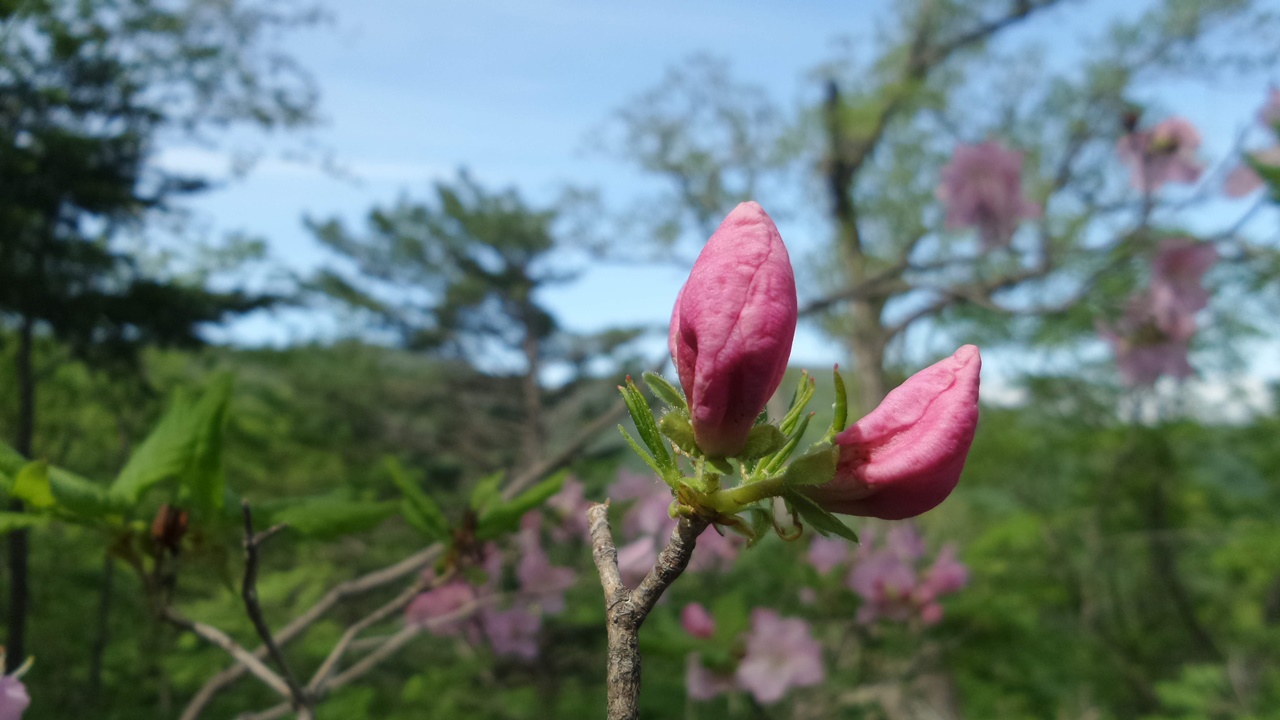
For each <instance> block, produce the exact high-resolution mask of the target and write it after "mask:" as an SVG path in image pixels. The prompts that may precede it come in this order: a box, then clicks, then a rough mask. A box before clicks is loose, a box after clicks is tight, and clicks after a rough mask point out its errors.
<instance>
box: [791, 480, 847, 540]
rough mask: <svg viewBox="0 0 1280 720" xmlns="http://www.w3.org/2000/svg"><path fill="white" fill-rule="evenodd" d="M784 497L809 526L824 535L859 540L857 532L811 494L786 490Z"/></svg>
mask: <svg viewBox="0 0 1280 720" xmlns="http://www.w3.org/2000/svg"><path fill="white" fill-rule="evenodd" d="M782 497H783V499H784V500H786V501H787V504H788V505H790V506H791V509H792V510H794V511H795V512H796V513H798V514H799V515H800V518H801V519H802V520H804V521H805V522H806V523H808V524H809V527H811V528H813V529H814V530H817V531H818V534H819V535H822V536H823V537H829V536H831V535H839V536H840V537H842V538H844V539H845V540H848V541H850V542H855V543H856V542H858V534H857V533H855V532H854V531H853V530H852V529H850V528H849V526H848V525H845V524H844V523H843V522H841V521H840V518H838V517H836V516H835V515H832V514H831V513H829V512H827V511H826V510H824V509H823V508H822V506H820V505H818V503H816V502H814V501H813V500H812V499H810V498H809V496H807V495H803V494H801V493H798V492H786V493H783V495H782Z"/></svg>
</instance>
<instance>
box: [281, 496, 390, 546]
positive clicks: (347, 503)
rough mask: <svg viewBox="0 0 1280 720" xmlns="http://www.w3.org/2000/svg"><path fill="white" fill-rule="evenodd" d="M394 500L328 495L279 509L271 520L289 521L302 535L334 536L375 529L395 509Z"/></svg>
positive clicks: (291, 526)
mask: <svg viewBox="0 0 1280 720" xmlns="http://www.w3.org/2000/svg"><path fill="white" fill-rule="evenodd" d="M396 506H397V503H395V502H373V501H360V500H351V499H350V498H345V497H338V496H333V495H325V496H320V497H313V498H307V499H305V500H302V501H300V502H297V503H296V504H293V505H290V506H289V507H286V508H284V509H282V510H279V511H277V512H276V513H275V514H274V515H273V516H272V521H273V522H277V523H281V522H282V523H288V525H289V527H290V528H292V529H294V530H297V531H298V532H300V533H302V534H303V535H308V536H311V537H315V538H322V539H332V538H336V537H340V536H342V535H350V534H353V533H359V532H365V531H367V530H372V529H373V528H375V527H377V526H378V525H380V524H381V523H382V521H384V520H386V519H387V518H388V517H390V516H391V515H392V513H394V512H395V511H396Z"/></svg>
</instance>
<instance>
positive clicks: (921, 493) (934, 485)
mask: <svg viewBox="0 0 1280 720" xmlns="http://www.w3.org/2000/svg"><path fill="white" fill-rule="evenodd" d="M981 368H982V358H981V357H980V356H979V355H978V348H976V347H974V346H972V345H965V346H964V347H962V348H960V349H959V350H957V351H956V352H955V354H954V355H952V356H951V357H949V358H947V359H945V360H942V361H940V362H937V363H935V364H933V365H930V366H929V367H927V368H925V369H924V370H921V371H920V372H918V373H916V374H915V375H912V376H911V377H910V378H908V379H907V381H906V382H905V383H903V384H902V385H900V386H899V387H897V388H895V389H894V390H893V392H890V393H889V395H888V396H887V397H885V399H884V401H883V402H881V403H880V405H879V407H877V408H876V409H875V410H872V411H871V413H870V414H869V415H867V416H866V417H864V418H862V419H861V420H859V421H858V422H857V423H855V424H854V425H853V426H851V427H849V428H848V429H847V430H845V431H844V432H842V433H840V434H839V435H837V436H836V444H837V445H839V446H840V461H839V463H838V464H837V466H836V475H835V478H833V479H832V480H831V482H829V483H826V484H825V485H816V486H813V487H810V488H807V489H806V490H805V492H806V493H807V494H808V495H809V496H810V497H812V498H813V499H814V500H816V501H817V502H818V503H819V504H821V505H822V506H823V507H824V508H826V509H827V510H829V511H831V512H838V513H847V514H849V515H866V516H870V517H878V518H884V519H886V520H901V519H902V518H908V517H913V516H915V515H919V514H920V513H922V512H924V511H926V510H929V509H931V508H933V507H935V506H936V505H937V504H938V503H940V502H942V501H943V500H944V499H946V497H947V495H950V494H951V491H952V490H953V489H954V488H955V486H956V482H957V481H959V479H960V471H961V470H962V469H963V468H964V460H965V457H967V456H968V454H969V445H970V444H971V443H972V442H973V432H974V429H975V428H976V427H977V425H978V374H979V371H980V370H981Z"/></svg>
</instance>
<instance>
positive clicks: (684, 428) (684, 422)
mask: <svg viewBox="0 0 1280 720" xmlns="http://www.w3.org/2000/svg"><path fill="white" fill-rule="evenodd" d="M658 429H659V430H660V431H661V432H662V434H663V435H666V436H667V437H668V438H669V439H670V440H671V442H673V443H675V444H676V447H678V448H680V449H681V450H683V451H685V452H687V453H689V454H693V453H696V452H698V443H697V441H695V440H694V439H693V425H692V424H690V423H689V416H688V415H687V414H686V413H683V412H681V411H679V410H672V411H671V412H668V413H667V414H665V415H663V416H662V419H661V420H659V421H658Z"/></svg>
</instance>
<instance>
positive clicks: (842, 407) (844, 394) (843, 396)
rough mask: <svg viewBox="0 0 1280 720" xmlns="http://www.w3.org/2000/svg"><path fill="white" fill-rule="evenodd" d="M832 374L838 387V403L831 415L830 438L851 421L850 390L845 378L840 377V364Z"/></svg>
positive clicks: (828, 433)
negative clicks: (847, 387)
mask: <svg viewBox="0 0 1280 720" xmlns="http://www.w3.org/2000/svg"><path fill="white" fill-rule="evenodd" d="M831 376H832V378H833V381H834V383H835V388H836V403H835V406H834V408H833V409H834V412H833V413H832V415H831V429H830V430H828V431H827V438H828V439H830V438H834V437H835V436H836V434H837V433H839V432H841V431H843V430H844V424H845V423H846V422H848V421H849V392H848V390H846V389H845V386H844V378H842V377H840V366H839V365H837V366H836V367H835V369H833V370H832V371H831Z"/></svg>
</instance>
